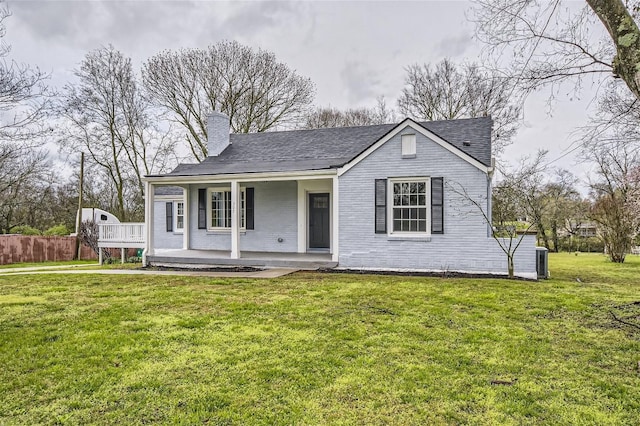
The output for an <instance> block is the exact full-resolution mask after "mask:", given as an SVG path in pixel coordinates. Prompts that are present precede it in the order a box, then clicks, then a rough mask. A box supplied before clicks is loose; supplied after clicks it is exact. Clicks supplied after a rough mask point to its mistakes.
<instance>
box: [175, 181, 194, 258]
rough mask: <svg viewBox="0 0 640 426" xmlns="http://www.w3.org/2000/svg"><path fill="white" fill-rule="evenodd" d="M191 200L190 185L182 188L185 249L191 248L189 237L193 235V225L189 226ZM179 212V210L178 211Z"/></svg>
mask: <svg viewBox="0 0 640 426" xmlns="http://www.w3.org/2000/svg"><path fill="white" fill-rule="evenodd" d="M190 202H191V200H190V199H189V185H187V187H186V188H182V205H183V207H182V208H183V209H184V210H183V212H182V213H183V214H184V215H183V219H182V220H183V221H184V222H183V224H184V228H183V230H182V248H183V249H184V250H189V246H190V243H189V238H190V237H191V227H190V226H189V222H190V221H189V214H190V213H189V210H190V209H189V207H190V205H189V204H190ZM176 213H177V212H176Z"/></svg>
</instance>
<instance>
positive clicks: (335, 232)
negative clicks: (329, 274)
mask: <svg viewBox="0 0 640 426" xmlns="http://www.w3.org/2000/svg"><path fill="white" fill-rule="evenodd" d="M339 196H340V186H339V184H338V176H334V177H333V191H332V193H331V197H330V199H331V220H330V223H331V244H330V247H331V260H332V261H334V262H337V261H338V258H339V253H338V250H339V247H338V243H339V241H340V234H339V230H340V224H339V220H340V210H339V206H340V199H339Z"/></svg>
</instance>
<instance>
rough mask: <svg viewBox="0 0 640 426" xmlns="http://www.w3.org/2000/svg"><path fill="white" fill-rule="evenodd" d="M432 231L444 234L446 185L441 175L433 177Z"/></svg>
mask: <svg viewBox="0 0 640 426" xmlns="http://www.w3.org/2000/svg"><path fill="white" fill-rule="evenodd" d="M431 233H432V234H444V186H443V179H442V178H441V177H436V178H431Z"/></svg>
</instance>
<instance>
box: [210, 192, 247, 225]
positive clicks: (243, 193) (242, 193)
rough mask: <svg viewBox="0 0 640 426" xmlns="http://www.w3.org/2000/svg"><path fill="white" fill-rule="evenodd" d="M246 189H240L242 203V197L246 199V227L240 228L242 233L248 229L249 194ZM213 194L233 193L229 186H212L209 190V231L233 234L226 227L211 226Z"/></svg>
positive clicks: (244, 214)
mask: <svg viewBox="0 0 640 426" xmlns="http://www.w3.org/2000/svg"><path fill="white" fill-rule="evenodd" d="M245 189H246V188H245V187H244V186H241V187H240V199H241V202H242V197H244V202H245V206H244V210H243V211H242V215H243V217H242V223H244V226H241V227H240V230H241V231H246V229H247V205H246V204H247V193H246V191H245ZM212 192H231V187H229V186H212V187H210V188H207V231H214V232H220V231H221V232H231V227H225V226H215V227H214V226H211V217H212V213H211V210H212V209H211V193H212Z"/></svg>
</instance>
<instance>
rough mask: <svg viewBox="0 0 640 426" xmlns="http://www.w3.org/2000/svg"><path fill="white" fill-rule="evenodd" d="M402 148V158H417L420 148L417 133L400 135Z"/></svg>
mask: <svg viewBox="0 0 640 426" xmlns="http://www.w3.org/2000/svg"><path fill="white" fill-rule="evenodd" d="M400 149H401V154H402V158H416V152H417V149H418V148H417V142H416V135H415V133H407V134H404V135H401V136H400Z"/></svg>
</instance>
